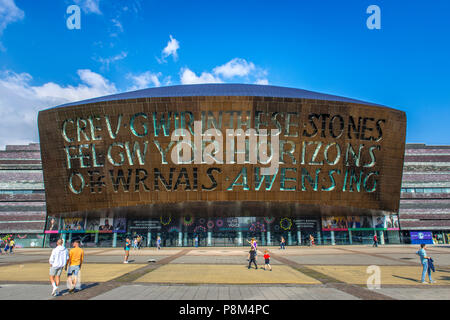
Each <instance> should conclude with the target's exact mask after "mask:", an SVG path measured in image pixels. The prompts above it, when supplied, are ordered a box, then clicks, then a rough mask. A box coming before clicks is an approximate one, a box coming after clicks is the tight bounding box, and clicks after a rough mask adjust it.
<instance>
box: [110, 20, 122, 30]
mask: <svg viewBox="0 0 450 320" xmlns="http://www.w3.org/2000/svg"><path fill="white" fill-rule="evenodd" d="M111 22H112V23H113V25H114V26H115V27H117V28H118V29H119V31H120V32H123V25H122V23H121V22H120V21H119V20H118V19H111Z"/></svg>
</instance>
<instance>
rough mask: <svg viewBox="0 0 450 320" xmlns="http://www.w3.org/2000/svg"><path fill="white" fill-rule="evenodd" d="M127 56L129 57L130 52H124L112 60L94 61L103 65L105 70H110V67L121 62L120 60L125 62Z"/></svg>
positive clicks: (99, 59) (111, 58) (101, 59)
mask: <svg viewBox="0 0 450 320" xmlns="http://www.w3.org/2000/svg"><path fill="white" fill-rule="evenodd" d="M127 56H128V52H124V51H122V52H121V53H119V54H118V55H115V56H113V57H110V58H98V59H94V60H96V61H98V62H100V63H101V64H102V65H103V68H106V70H108V69H109V65H110V64H111V63H113V62H116V61H119V60H123V59H125V58H126V57H127Z"/></svg>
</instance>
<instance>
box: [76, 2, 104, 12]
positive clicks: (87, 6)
mask: <svg viewBox="0 0 450 320" xmlns="http://www.w3.org/2000/svg"><path fill="white" fill-rule="evenodd" d="M74 1H75V3H76V4H77V5H79V6H80V7H81V9H82V10H83V11H84V12H85V13H95V14H102V12H101V11H100V0H74Z"/></svg>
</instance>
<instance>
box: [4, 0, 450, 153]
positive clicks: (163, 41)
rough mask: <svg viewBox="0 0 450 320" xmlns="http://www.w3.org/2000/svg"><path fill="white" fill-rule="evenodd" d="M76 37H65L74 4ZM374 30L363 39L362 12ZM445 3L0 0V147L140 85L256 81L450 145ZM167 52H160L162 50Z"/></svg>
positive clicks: (31, 137)
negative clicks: (357, 103) (361, 107)
mask: <svg viewBox="0 0 450 320" xmlns="http://www.w3.org/2000/svg"><path fill="white" fill-rule="evenodd" d="M72 4H76V5H78V6H79V7H80V8H81V29H80V30H69V29H68V28H67V26H66V20H67V18H68V17H69V14H67V13H66V10H67V7H68V6H69V5H72ZM373 4H375V5H378V6H379V7H380V9H381V29H380V30H369V29H368V28H367V26H366V20H367V18H368V17H369V16H370V14H367V13H366V9H367V7H368V6H369V5H373ZM449 12H450V1H448V0H436V1H433V2H432V4H431V3H430V2H427V1H405V0H396V1H381V0H371V1H365V0H358V1H356V0H355V1H353V0H346V1H337V0H335V1H331V0H330V1H303V0H302V1H300V0H297V1H294V0H292V1H261V0H260V1H254V0H245V1H242V0H240V1H234V0H228V1H203V0H196V1H194V0H192V1H186V0H185V1H151V0H114V1H112V0H39V1H32V0H0V147H2V146H4V145H5V144H13V143H28V142H31V141H38V134H37V125H36V115H37V112H38V111H39V110H42V109H45V108H47V107H51V106H55V105H58V104H62V103H65V102H69V101H77V100H82V99H86V98H90V97H95V96H99V95H106V94H110V93H115V92H123V91H128V90H133V89H139V88H144V87H153V86H163V85H170V84H172V85H174V84H182V83H186V84H187V83H200V82H233V83H236V82H240V83H261V84H271V85H280V86H288V87H296V88H302V89H307V90H312V91H318V92H323V93H330V94H336V95H341V96H346V97H351V98H356V99H361V100H365V101H370V102H374V103H379V104H383V105H387V106H390V107H393V108H398V109H401V110H403V111H405V112H406V114H407V119H408V125H407V142H410V143H413V142H417V143H427V144H450V133H449V132H450V130H449V129H448V119H449V118H450V80H449V75H450V61H449V57H450V41H449V35H450V19H448V14H449ZM164 50H165V51H164Z"/></svg>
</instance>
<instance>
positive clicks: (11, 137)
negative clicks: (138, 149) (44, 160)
mask: <svg viewBox="0 0 450 320" xmlns="http://www.w3.org/2000/svg"><path fill="white" fill-rule="evenodd" d="M77 74H78V76H79V77H80V80H81V82H80V83H79V84H78V85H77V86H71V85H68V86H62V85H59V84H57V83H54V82H48V83H45V84H43V85H41V86H33V85H31V84H30V82H31V80H32V76H31V75H30V74H28V73H15V72H12V71H6V72H2V73H0V148H3V147H4V146H5V145H6V144H13V143H27V142H32V141H34V142H37V141H38V140H39V139H38V130H37V114H38V111H39V110H42V109H46V108H49V107H52V106H55V105H59V104H63V103H67V102H72V101H79V100H84V99H89V98H94V97H99V96H104V95H108V94H112V93H116V92H117V89H116V86H115V85H114V84H113V83H111V82H110V81H108V80H107V79H105V78H104V77H103V76H101V75H100V74H98V73H95V72H92V71H91V70H88V69H82V70H78V71H77Z"/></svg>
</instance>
